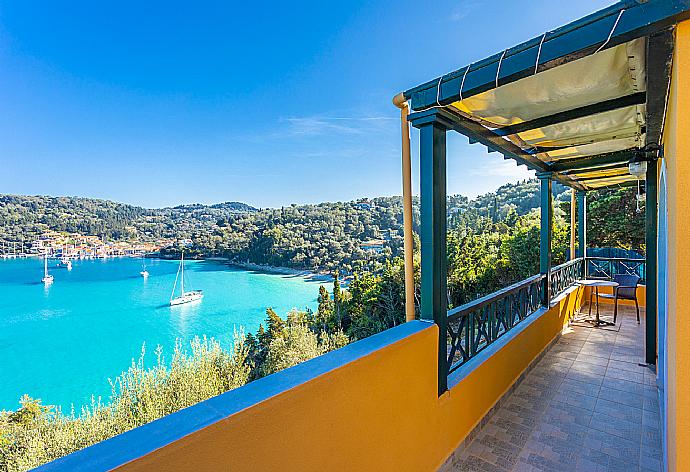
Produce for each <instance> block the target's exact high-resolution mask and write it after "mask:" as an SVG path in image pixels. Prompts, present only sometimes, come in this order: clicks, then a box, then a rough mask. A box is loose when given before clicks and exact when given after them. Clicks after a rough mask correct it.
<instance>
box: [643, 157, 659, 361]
mask: <svg viewBox="0 0 690 472" xmlns="http://www.w3.org/2000/svg"><path fill="white" fill-rule="evenodd" d="M657 168H658V161H657V160H650V161H649V162H647V175H646V177H645V197H646V201H645V244H646V256H645V257H646V259H647V261H646V262H647V264H646V267H645V272H646V274H645V277H646V284H647V291H646V299H645V362H646V363H647V364H656V317H657V309H656V308H657V307H656V303H657V299H656V292H657V281H656V275H657V270H656V258H657V212H658V206H657V205H658V198H657V187H658V185H657V178H658V172H657Z"/></svg>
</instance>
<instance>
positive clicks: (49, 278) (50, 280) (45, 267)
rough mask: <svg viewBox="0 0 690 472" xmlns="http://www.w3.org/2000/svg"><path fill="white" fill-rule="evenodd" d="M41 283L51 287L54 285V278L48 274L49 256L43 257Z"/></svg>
mask: <svg viewBox="0 0 690 472" xmlns="http://www.w3.org/2000/svg"><path fill="white" fill-rule="evenodd" d="M41 282H43V283H44V284H46V285H50V284H52V283H53V276H52V275H50V274H49V273H48V256H47V255H46V256H44V257H43V278H42V279H41Z"/></svg>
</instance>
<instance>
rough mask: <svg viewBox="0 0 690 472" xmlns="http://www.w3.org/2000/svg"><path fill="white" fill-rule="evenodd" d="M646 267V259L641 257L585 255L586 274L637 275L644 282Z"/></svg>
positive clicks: (601, 275) (605, 275)
mask: <svg viewBox="0 0 690 472" xmlns="http://www.w3.org/2000/svg"><path fill="white" fill-rule="evenodd" d="M646 268H647V261H646V259H642V258H637V257H635V258H633V257H602V256H591V257H590V256H587V264H586V269H587V270H586V273H587V276H593V277H606V278H613V276H614V275H617V274H625V275H637V276H638V277H640V280H641V281H642V283H644V282H645V281H646V278H647V274H646Z"/></svg>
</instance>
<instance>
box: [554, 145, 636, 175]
mask: <svg viewBox="0 0 690 472" xmlns="http://www.w3.org/2000/svg"><path fill="white" fill-rule="evenodd" d="M634 151H636V149H626V150H625V151H618V152H610V153H606V154H597V155H595V156H583V157H574V158H572V159H564V160H562V161H555V162H553V163H552V164H551V165H549V170H550V171H552V172H562V173H571V172H573V171H582V170H585V169H596V168H597V167H601V166H605V165H610V164H622V163H627V162H628V161H629V160H630V159H632V158H633V156H634V154H633V152H634ZM566 175H567V174H566Z"/></svg>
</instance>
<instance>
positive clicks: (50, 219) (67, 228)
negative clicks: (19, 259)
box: [0, 180, 567, 271]
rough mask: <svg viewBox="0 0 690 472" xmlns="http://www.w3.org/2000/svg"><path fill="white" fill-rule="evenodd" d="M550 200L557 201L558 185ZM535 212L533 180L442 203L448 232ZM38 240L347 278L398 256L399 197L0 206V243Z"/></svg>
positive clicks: (23, 201)
mask: <svg viewBox="0 0 690 472" xmlns="http://www.w3.org/2000/svg"><path fill="white" fill-rule="evenodd" d="M554 193H555V195H556V196H557V198H560V199H563V198H567V192H566V189H565V188H564V187H562V186H560V185H555V186H554ZM538 204H539V183H538V182H537V181H536V180H527V181H523V182H519V183H516V184H508V185H504V186H502V187H500V188H499V189H497V190H496V191H495V192H490V193H487V194H485V195H481V196H479V197H477V198H476V199H472V200H470V199H468V198H466V197H463V196H459V195H458V196H451V197H449V198H448V214H449V227H450V228H451V229H452V228H456V227H467V228H470V229H474V230H476V229H479V228H484V227H485V226H486V224H494V223H498V222H501V221H503V220H505V219H506V218H509V215H511V214H514V215H518V216H520V215H525V214H527V213H529V212H530V211H532V210H533V209H534V208H537V207H538ZM417 223H418V202H416V201H415V226H416V225H417ZM47 230H53V231H59V232H68V233H81V234H84V235H95V236H99V237H101V238H102V239H104V240H109V241H118V240H124V241H137V242H153V241H157V240H159V239H191V240H192V241H193V246H194V247H193V249H192V250H193V251H194V252H195V253H196V254H197V255H199V256H225V257H230V258H232V259H235V260H238V261H248V262H254V263H262V264H270V265H276V266H288V267H297V268H309V269H322V270H333V269H335V268H340V269H341V270H346V271H350V270H352V269H355V268H357V267H359V266H366V267H371V266H372V265H376V264H377V263H379V262H382V261H383V260H385V259H389V258H390V257H391V256H396V255H399V254H400V252H401V250H402V205H401V199H400V197H379V198H374V199H371V200H360V201H352V202H334V203H320V204H317V205H290V206H287V207H283V208H269V209H261V210H260V209H256V208H253V207H251V206H249V205H246V204H244V203H238V202H225V203H219V204H214V205H202V204H188V205H180V206H176V207H170V208H162V209H146V208H141V207H136V206H132V205H125V204H120V203H115V202H111V201H107V200H98V199H88V198H76V197H45V196H15V195H2V196H0V242H2V243H6V242H17V243H20V244H21V243H27V244H28V243H30V242H31V241H33V240H35V239H36V238H37V237H38V236H39V235H41V234H42V233H44V232H45V231H47ZM363 243H365V244H364V245H363Z"/></svg>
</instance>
